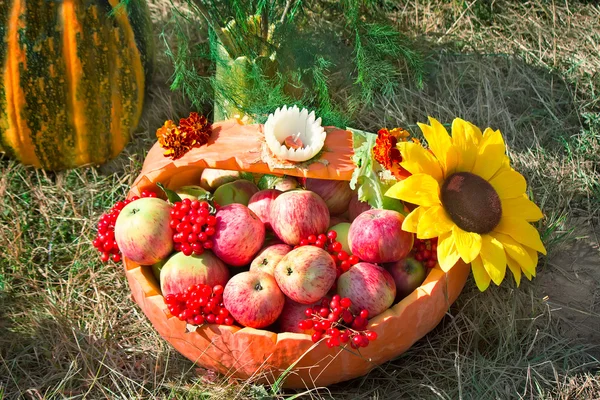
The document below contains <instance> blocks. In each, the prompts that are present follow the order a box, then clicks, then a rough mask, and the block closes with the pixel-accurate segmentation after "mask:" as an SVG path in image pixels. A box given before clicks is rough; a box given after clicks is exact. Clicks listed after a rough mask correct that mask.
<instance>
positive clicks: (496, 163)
mask: <svg viewBox="0 0 600 400" xmlns="http://www.w3.org/2000/svg"><path fill="white" fill-rule="evenodd" d="M505 152H506V146H505V144H504V139H503V138H502V134H501V133H500V131H499V130H497V131H494V130H492V129H490V128H487V129H486V130H485V132H483V139H482V140H481V143H479V151H478V153H477V159H476V160H475V165H474V166H473V170H472V171H471V172H472V173H474V174H475V175H479V176H480V177H482V178H483V179H485V180H489V179H490V178H491V177H492V176H494V174H495V173H496V172H497V171H498V170H499V169H500V167H501V166H502V164H503V162H504V157H505V154H504V153H505Z"/></svg>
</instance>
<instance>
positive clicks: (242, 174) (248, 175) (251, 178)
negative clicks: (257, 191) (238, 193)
mask: <svg viewBox="0 0 600 400" xmlns="http://www.w3.org/2000/svg"><path fill="white" fill-rule="evenodd" d="M240 178H242V179H244V180H246V181H250V182H252V183H254V175H252V172H245V171H242V172H240Z"/></svg>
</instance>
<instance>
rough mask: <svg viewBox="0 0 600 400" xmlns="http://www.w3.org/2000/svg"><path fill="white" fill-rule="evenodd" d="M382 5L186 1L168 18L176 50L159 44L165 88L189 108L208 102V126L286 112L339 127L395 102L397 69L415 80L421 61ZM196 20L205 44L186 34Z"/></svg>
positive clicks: (359, 0)
mask: <svg viewBox="0 0 600 400" xmlns="http://www.w3.org/2000/svg"><path fill="white" fill-rule="evenodd" d="M381 3H382V2H380V1H373V0H343V1H339V2H337V1H314V0H313V1H306V0H230V1H226V0H209V1H206V0H188V2H187V3H186V4H187V8H186V9H182V8H179V9H176V10H175V13H174V18H173V21H172V23H173V24H174V27H175V31H176V33H177V34H176V41H175V43H165V44H166V46H167V55H168V56H169V57H170V58H171V60H172V62H173V64H174V67H175V72H174V75H173V80H172V85H171V88H172V89H174V90H182V91H183V93H185V95H186V96H187V97H188V98H189V99H190V100H191V102H192V104H193V105H194V106H196V107H200V106H201V105H203V104H206V103H207V102H210V101H214V114H215V115H214V119H215V120H219V119H224V118H228V117H232V116H233V115H235V114H240V115H242V114H244V115H248V116H249V117H250V118H252V119H253V120H255V121H258V122H261V121H264V120H265V119H266V117H267V116H268V114H269V113H270V112H272V111H273V110H274V109H275V108H277V107H279V106H281V105H283V104H288V105H298V106H300V107H307V108H310V109H313V110H316V112H317V114H318V115H319V116H321V117H322V118H323V121H324V123H325V124H332V125H337V126H345V125H346V124H347V123H349V122H350V121H351V120H352V116H353V115H354V114H355V113H356V112H359V111H360V110H361V109H364V108H365V107H369V106H370V104H371V103H372V100H373V96H374V94H375V93H377V92H379V93H383V94H384V95H388V96H391V95H393V93H394V92H395V91H396V90H397V88H398V87H399V85H400V84H401V82H402V79H403V71H404V70H406V69H408V70H410V71H412V74H413V78H414V79H416V80H417V82H419V83H420V82H421V81H422V74H423V64H422V59H421V57H420V55H419V54H418V53H417V52H416V51H415V50H413V49H412V48H411V47H410V45H409V43H408V41H407V40H406V38H405V37H404V36H403V35H402V34H401V33H400V32H398V31H397V30H396V29H395V28H394V27H393V26H392V25H391V24H390V22H389V20H388V18H387V17H386V13H387V12H389V11H390V6H388V5H382V4H381ZM323 16H326V18H324V17H323ZM202 21H205V22H206V24H203V25H204V26H208V35H207V36H208V40H207V41H205V42H202V41H200V40H199V39H198V38H197V37H195V36H198V35H194V33H195V32H190V30H189V29H190V26H201V25H200V22H202ZM332 21H334V22H332ZM199 65H208V70H207V71H204V73H201V72H200V71H199V70H198V66H199Z"/></svg>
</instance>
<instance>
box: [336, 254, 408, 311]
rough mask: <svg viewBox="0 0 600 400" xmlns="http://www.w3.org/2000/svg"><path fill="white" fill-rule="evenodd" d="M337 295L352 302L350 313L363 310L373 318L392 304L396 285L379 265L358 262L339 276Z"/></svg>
mask: <svg viewBox="0 0 600 400" xmlns="http://www.w3.org/2000/svg"><path fill="white" fill-rule="evenodd" d="M337 293H338V294H339V295H340V296H341V297H347V298H349V299H350V300H351V301H352V306H351V308H350V311H352V312H353V313H358V312H360V310H362V309H364V310H367V311H368V312H369V318H373V317H374V316H376V315H378V314H381V313H382V312H384V311H385V310H387V309H388V308H390V306H391V305H392V304H393V303H394V299H395V297H396V284H395V283H394V278H392V275H391V274H390V273H389V272H388V271H386V270H385V269H384V268H382V267H380V266H379V265H376V264H371V263H366V262H359V263H358V264H355V265H353V266H352V267H351V268H350V269H349V270H348V271H346V272H344V273H343V274H342V275H340V277H339V278H338V281H337Z"/></svg>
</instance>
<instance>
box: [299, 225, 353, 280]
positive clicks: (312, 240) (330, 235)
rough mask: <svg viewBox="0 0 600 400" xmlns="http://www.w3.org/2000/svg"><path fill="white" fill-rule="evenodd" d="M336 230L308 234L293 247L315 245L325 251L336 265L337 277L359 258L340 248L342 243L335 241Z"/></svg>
mask: <svg viewBox="0 0 600 400" xmlns="http://www.w3.org/2000/svg"><path fill="white" fill-rule="evenodd" d="M336 238H337V232H336V231H329V232H327V234H324V233H321V234H320V235H310V236H308V237H307V238H305V239H302V240H300V244H298V245H297V246H295V247H294V248H297V247H301V246H317V247H320V248H321V249H323V250H327V252H328V253H329V254H330V255H331V257H332V258H333V261H334V262H335V265H336V267H337V276H338V277H339V276H340V275H341V274H343V273H344V272H346V271H348V270H349V269H350V267H352V266H353V265H354V264H358V263H359V262H360V260H359V259H358V257H357V256H355V255H352V254H348V253H347V252H345V251H344V250H342V243H340V242H338V241H336V240H335V239H336Z"/></svg>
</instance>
